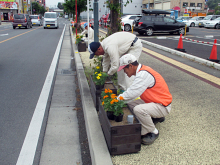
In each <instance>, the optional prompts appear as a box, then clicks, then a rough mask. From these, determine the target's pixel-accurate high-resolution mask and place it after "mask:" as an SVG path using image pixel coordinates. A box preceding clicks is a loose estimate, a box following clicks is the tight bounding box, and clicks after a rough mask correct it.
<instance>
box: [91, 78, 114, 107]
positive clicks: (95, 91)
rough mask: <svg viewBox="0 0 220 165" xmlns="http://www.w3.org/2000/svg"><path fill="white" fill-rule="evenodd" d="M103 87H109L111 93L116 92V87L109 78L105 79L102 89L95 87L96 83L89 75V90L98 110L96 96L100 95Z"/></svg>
mask: <svg viewBox="0 0 220 165" xmlns="http://www.w3.org/2000/svg"><path fill="white" fill-rule="evenodd" d="M105 88H106V89H111V90H112V92H113V93H115V94H117V89H116V87H115V86H114V84H113V82H112V81H111V80H110V79H109V78H108V79H107V80H106V83H105V85H104V88H103V89H96V85H95V83H94V81H93V79H92V76H90V90H91V94H92V99H93V102H94V104H95V107H96V110H97V111H99V105H98V98H99V97H100V96H101V92H102V91H104V89H105Z"/></svg>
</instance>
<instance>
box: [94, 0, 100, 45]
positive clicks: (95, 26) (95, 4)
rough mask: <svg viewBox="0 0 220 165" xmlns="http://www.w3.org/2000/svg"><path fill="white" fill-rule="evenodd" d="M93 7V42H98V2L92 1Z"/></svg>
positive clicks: (96, 0)
mask: <svg viewBox="0 0 220 165" xmlns="http://www.w3.org/2000/svg"><path fill="white" fill-rule="evenodd" d="M93 7H94V41H95V42H99V37H98V36H99V29H98V28H99V22H98V9H99V8H98V0H95V1H94V3H93Z"/></svg>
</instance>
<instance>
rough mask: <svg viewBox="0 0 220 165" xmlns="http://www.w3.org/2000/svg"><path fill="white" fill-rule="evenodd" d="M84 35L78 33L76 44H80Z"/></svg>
mask: <svg viewBox="0 0 220 165" xmlns="http://www.w3.org/2000/svg"><path fill="white" fill-rule="evenodd" d="M82 38H83V36H82V35H76V42H75V44H79V43H80V42H81V40H82Z"/></svg>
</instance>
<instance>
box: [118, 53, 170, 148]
mask: <svg viewBox="0 0 220 165" xmlns="http://www.w3.org/2000/svg"><path fill="white" fill-rule="evenodd" d="M121 70H122V71H123V70H124V72H125V73H126V74H127V75H128V77H131V76H132V75H134V76H135V79H134V81H133V83H132V85H131V86H130V87H129V88H128V89H127V90H126V91H125V92H124V93H122V94H120V95H119V96H118V97H120V96H122V97H123V98H124V100H125V101H126V102H128V106H129V107H130V108H131V109H133V112H134V114H135V115H136V117H137V118H138V119H139V121H140V122H141V125H142V127H141V128H142V129H141V135H142V136H141V138H142V143H143V144H146V145H149V144H152V143H153V142H154V141H155V140H156V139H157V138H158V136H159V131H158V130H157V129H156V127H155V124H154V121H153V119H152V118H155V122H157V121H158V122H163V121H164V120H165V118H164V117H165V116H166V115H168V114H169V113H170V110H171V102H172V95H171V94H170V92H169V88H168V86H167V84H166V82H165V80H164V79H163V77H162V76H161V75H160V74H159V73H157V72H156V71H154V70H153V69H152V68H150V67H148V66H145V65H142V64H139V63H138V62H137V59H136V57H135V56H133V55H131V54H126V55H124V56H122V57H121V58H120V67H119V69H118V71H121ZM137 97H140V98H141V99H138V100H135V101H133V100H134V99H136V98H137Z"/></svg>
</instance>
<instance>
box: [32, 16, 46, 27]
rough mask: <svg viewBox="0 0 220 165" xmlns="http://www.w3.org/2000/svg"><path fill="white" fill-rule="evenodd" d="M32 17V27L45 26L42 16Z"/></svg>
mask: <svg viewBox="0 0 220 165" xmlns="http://www.w3.org/2000/svg"><path fill="white" fill-rule="evenodd" d="M30 17H31V22H32V26H33V25H38V26H42V25H43V19H42V16H41V15H30Z"/></svg>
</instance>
